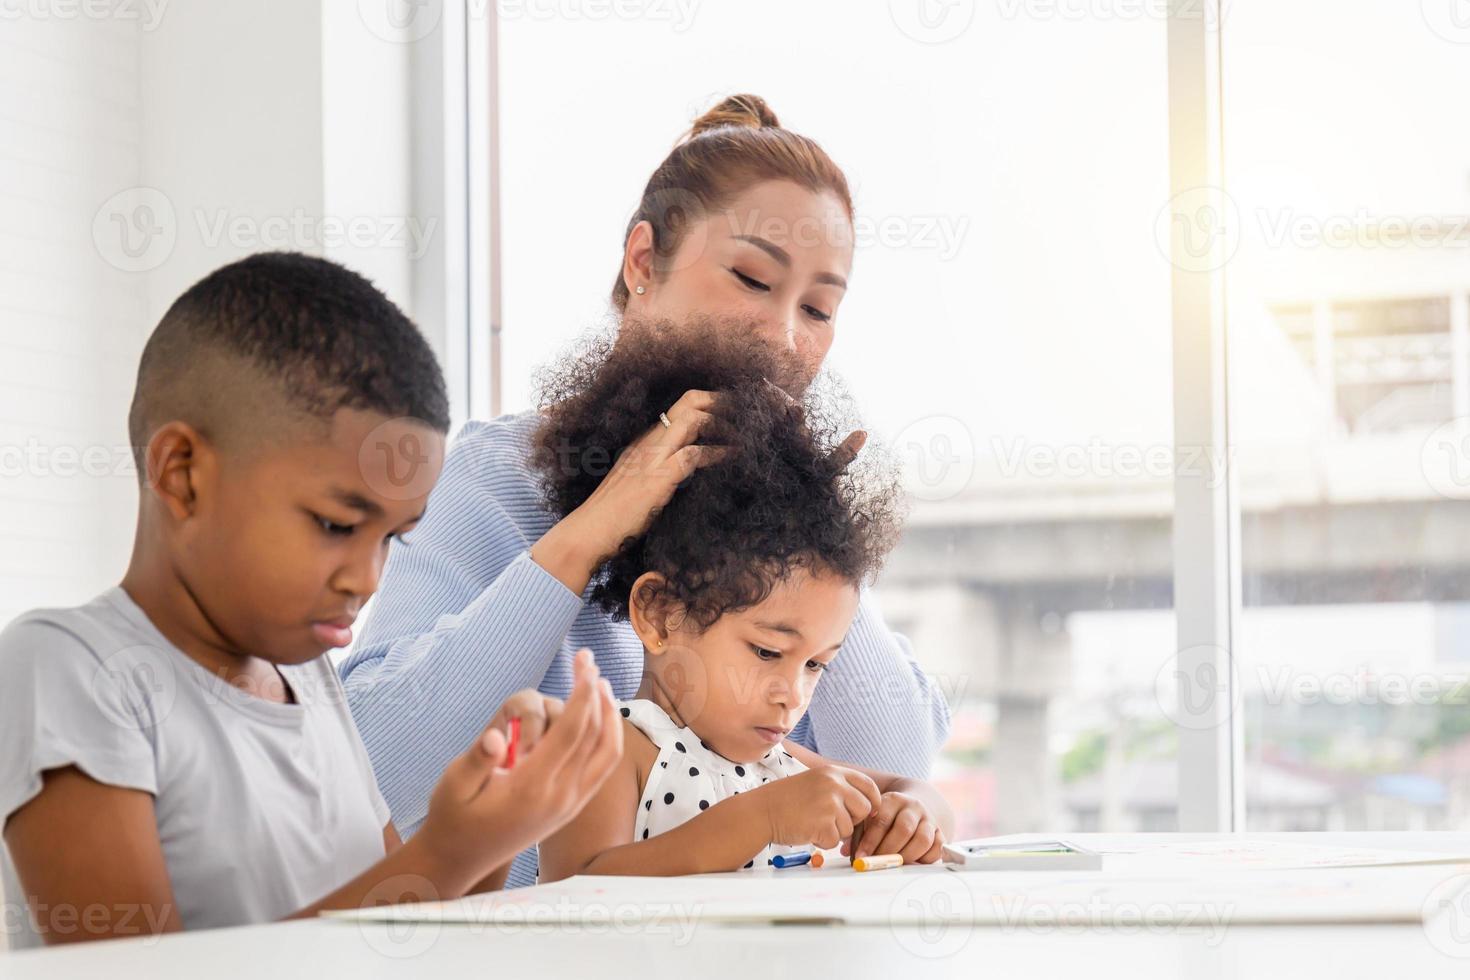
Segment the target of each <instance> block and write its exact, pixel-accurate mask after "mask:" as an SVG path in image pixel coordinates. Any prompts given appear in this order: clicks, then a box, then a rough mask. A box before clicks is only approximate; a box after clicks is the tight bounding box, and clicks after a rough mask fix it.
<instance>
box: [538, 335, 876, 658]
mask: <svg viewBox="0 0 1470 980" xmlns="http://www.w3.org/2000/svg"><path fill="white" fill-rule="evenodd" d="M798 376H799V371H798V369H797V366H796V365H795V364H794V363H793V362H792V361H791V360H790V359H789V358H787V357H785V356H783V355H781V354H778V353H776V352H774V351H772V350H771V349H770V348H769V347H767V346H765V345H764V344H762V343H760V342H759V341H757V340H755V339H754V336H753V331H752V330H751V329H750V325H749V324H744V323H729V322H723V323H722V322H718V321H716V320H714V319H712V318H700V319H696V320H693V321H690V322H681V323H677V324H676V323H669V322H659V323H648V322H638V321H636V320H632V319H629V320H626V321H625V322H624V325H623V327H622V329H621V331H620V332H619V334H618V335H617V337H616V338H607V337H601V338H595V339H593V340H591V341H590V342H587V343H584V344H583V345H582V346H581V347H580V348H579V349H577V350H574V351H573V352H572V353H571V354H569V355H568V356H567V357H566V359H565V360H564V361H563V362H562V363H561V364H560V365H559V366H557V367H556V368H554V369H553V370H551V371H550V372H549V373H547V374H545V375H543V377H542V382H541V389H542V392H541V399H540V401H541V410H542V414H543V419H544V421H543V423H542V425H541V427H540V429H539V430H538V432H537V435H536V440H535V453H534V465H535V467H536V469H537V470H538V471H539V472H540V474H541V476H542V480H543V489H544V496H545V503H546V506H547V507H548V508H549V509H550V510H551V511H552V513H553V514H554V515H556V517H557V518H558V519H560V518H561V517H563V516H565V515H567V514H569V513H571V511H573V510H574V509H576V508H577V507H578V506H579V505H580V504H581V503H582V502H583V501H585V500H586V499H587V498H588V497H589V496H590V495H591V494H592V491H593V490H594V489H596V487H597V485H598V484H599V483H600V482H601V480H602V478H603V477H604V476H605V475H606V474H607V472H608V471H609V470H610V469H611V467H612V464H613V462H614V461H615V460H616V459H617V457H618V454H619V453H620V452H621V451H622V450H623V449H624V448H625V447H627V446H628V445H630V444H631V443H632V442H633V441H634V440H635V439H637V438H638V437H639V436H641V435H643V434H644V433H645V432H646V431H648V430H649V428H650V426H652V425H656V424H658V417H659V413H660V412H662V411H665V410H667V409H668V408H669V407H670V406H672V405H673V404H674V403H675V402H676V401H678V400H679V398H680V396H682V395H683V394H684V393H685V392H686V391H689V390H691V389H700V390H705V391H713V392H717V393H718V395H717V397H718V408H717V409H716V412H715V415H716V419H715V421H714V422H713V423H711V424H710V425H709V426H708V427H707V428H706V429H705V430H704V432H703V433H702V434H701V436H700V439H699V442H700V443H701V444H704V445H718V446H723V447H726V455H725V457H724V458H723V459H722V460H720V461H719V462H717V463H713V464H711V465H707V466H705V467H703V468H701V469H700V470H698V471H696V472H695V473H694V474H693V475H692V476H690V477H689V479H687V480H685V481H684V483H683V484H681V486H680V487H679V489H678V490H677V491H676V492H675V494H674V496H673V499H672V500H671V501H670V502H669V503H668V505H667V506H665V507H664V508H663V509H662V510H660V511H658V512H656V513H655V514H654V515H653V518H652V523H651V524H650V525H649V527H648V530H647V531H646V532H645V533H644V534H642V535H641V536H639V537H634V538H629V539H627V540H625V541H624V542H623V543H622V546H621V547H620V548H618V550H617V552H616V553H614V554H612V555H609V556H606V558H605V561H604V562H603V564H602V566H601V568H600V569H599V571H598V573H597V575H595V576H594V584H593V588H592V594H591V601H592V602H594V603H596V604H597V605H598V606H600V607H601V608H602V609H603V610H605V611H607V612H608V613H610V614H611V615H612V616H613V617H614V618H615V619H626V618H627V616H628V609H629V604H630V602H631V600H632V595H631V592H632V589H633V585H634V583H635V582H636V581H637V579H638V578H639V577H640V576H642V575H643V574H644V573H645V572H657V573H659V574H660V575H661V576H662V577H663V579H664V580H665V584H664V585H662V586H661V587H656V588H649V590H648V591H647V592H646V593H644V594H642V595H640V597H639V598H640V600H642V601H644V602H645V603H649V604H667V607H668V608H670V609H671V610H677V611H679V613H681V614H682V616H683V617H684V618H685V619H686V620H687V621H690V622H691V623H692V624H693V625H694V626H695V627H696V628H697V629H699V630H704V629H708V628H709V627H710V626H711V625H712V624H713V623H714V622H715V620H717V619H719V618H720V617H721V616H722V615H724V614H725V613H727V612H735V611H739V610H741V609H747V608H749V607H751V606H753V605H756V604H757V603H759V602H761V601H763V600H764V599H765V598H766V597H767V596H768V595H769V594H770V592H771V590H772V588H773V587H774V586H775V585H776V584H777V583H779V582H781V581H784V580H785V579H786V578H787V577H788V576H789V575H791V574H792V573H793V572H794V571H797V570H805V571H807V572H819V573H821V572H825V573H829V574H835V575H837V576H840V577H841V578H843V579H845V580H848V581H851V582H853V583H855V584H860V583H862V582H864V581H866V580H868V579H869V578H870V577H871V576H872V575H874V574H875V573H876V572H877V570H878V568H879V567H880V565H881V564H882V561H883V559H884V558H885V557H886V555H887V553H888V551H889V550H890V549H891V548H892V546H893V545H894V543H895V542H896V540H897V538H898V531H899V526H900V520H901V518H900V514H899V505H898V501H899V492H898V482H897V480H896V478H895V476H894V470H893V467H892V466H891V465H888V464H887V462H886V460H884V459H882V458H878V456H877V454H876V453H872V452H869V453H866V454H859V456H858V459H857V460H856V461H853V462H851V463H849V462H848V461H847V460H846V459H844V458H842V455H841V454H834V452H833V450H834V448H836V447H837V446H838V445H839V444H840V443H841V441H842V440H843V439H844V438H846V437H847V435H848V434H849V433H850V432H852V431H853V428H854V426H853V425H852V424H850V423H849V421H848V419H849V418H850V415H849V413H848V411H847V402H848V400H847V399H846V397H845V396H844V395H843V394H842V393H841V391H840V390H839V389H838V388H837V387H836V385H835V383H829V384H824V385H821V386H819V388H814V389H808V390H807V392H806V394H805V395H804V396H803V398H802V400H801V401H800V402H796V401H793V399H792V398H791V396H789V395H787V394H785V392H784V391H783V390H782V388H781V387H778V384H777V383H784V384H787V386H788V387H789V388H791V389H793V390H795V389H796V388H797V386H796V385H794V384H790V383H789V382H785V381H784V380H783V379H791V378H796V377H798ZM773 382H777V383H773ZM645 588H648V584H647V583H645Z"/></svg>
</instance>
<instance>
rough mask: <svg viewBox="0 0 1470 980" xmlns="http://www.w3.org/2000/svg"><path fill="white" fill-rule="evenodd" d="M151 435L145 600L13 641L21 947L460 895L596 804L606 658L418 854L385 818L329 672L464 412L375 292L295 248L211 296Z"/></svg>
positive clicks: (133, 427) (481, 772)
mask: <svg viewBox="0 0 1470 980" xmlns="http://www.w3.org/2000/svg"><path fill="white" fill-rule="evenodd" d="M128 427H129V435H130V437H131V440H132V443H133V446H134V452H135V454H136V458H137V462H138V472H139V476H140V482H141V487H142V490H141V493H140V501H139V511H138V527H137V534H136V538H135V542H134V548H133V555H132V559H131V561H130V564H129V566H128V570H127V573H126V575H125V576H124V577H123V580H122V583H121V585H120V586H119V587H116V588H113V589H109V590H108V591H107V592H104V593H103V594H102V595H101V596H98V597H97V598H96V599H94V600H93V601H91V602H89V603H87V604H86V605H84V606H80V607H77V608H73V609H61V610H40V611H35V612H31V613H28V614H26V615H24V616H22V617H20V618H19V619H18V620H16V621H15V622H14V623H13V624H11V625H10V626H9V627H8V628H7V629H6V630H5V631H4V632H3V633H0V676H4V678H5V682H4V684H3V685H0V824H3V834H4V843H5V847H4V849H3V855H0V872H3V876H4V891H5V892H6V894H7V895H9V897H10V900H11V901H16V902H19V901H24V902H25V903H26V905H27V906H28V909H29V916H28V917H27V921H26V922H25V923H24V924H23V925H22V927H21V931H20V934H19V935H18V936H15V937H12V944H13V945H16V946H29V945H37V944H39V943H40V942H63V941H68V940H79V939H94V938H98V937H100V936H105V935H125V934H137V933H150V932H151V933H156V932H166V931H172V930H178V929H182V928H197V927H206V926H222V925H234V924H242V923H248V922H260V921H268V920H272V919H277V918H282V917H288V916H301V915H313V914H315V913H316V912H317V911H318V910H320V909H326V908H345V907H355V906H358V905H360V904H365V903H372V902H377V901H382V900H400V899H402V898H405V897H412V898H418V899H434V898H448V897H453V896H457V895H460V894H463V893H465V892H467V891H470V890H472V889H473V888H475V887H477V885H478V886H481V887H483V886H486V885H490V886H494V885H495V884H496V882H497V880H503V874H504V869H505V867H506V866H507V864H508V862H509V860H510V859H511V858H512V857H514V856H515V854H516V853H517V852H518V851H520V850H521V849H522V848H524V847H527V846H529V845H530V844H531V843H533V842H535V841H536V840H538V839H540V838H541V837H544V836H546V835H547V834H548V833H549V832H550V831H552V830H553V829H555V828H556V827H559V826H561V825H562V824H563V823H565V821H566V820H568V819H570V818H571V817H572V816H573V815H575V813H576V812H577V811H578V810H579V809H580V808H581V806H582V804H583V803H584V802H585V801H586V800H587V799H588V797H589V796H590V795H591V794H592V793H593V792H594V791H595V790H596V789H597V787H598V785H600V783H601V782H602V780H603V778H604V777H605V774H606V772H607V771H608V770H609V769H610V765H611V762H612V760H614V759H616V758H617V757H618V755H619V753H620V751H621V727H620V722H619V718H618V715H617V713H616V711H615V710H614V709H613V705H612V701H611V693H610V691H609V690H608V689H607V685H606V682H604V681H600V680H599V679H598V677H597V671H596V668H595V667H594V666H593V664H592V662H591V658H590V656H588V655H587V654H586V652H585V651H584V652H583V654H582V655H580V656H579V658H578V669H577V675H578V676H577V686H576V689H575V693H574V694H573V695H572V696H571V698H570V699H569V700H568V702H567V704H566V706H565V707H564V708H563V707H562V706H561V705H560V704H559V703H558V702H555V701H553V700H552V699H544V698H542V697H541V696H540V695H537V694H536V693H535V692H522V693H521V694H519V695H517V696H516V697H514V698H512V699H511V701H508V702H507V703H506V704H505V705H504V706H502V707H501V710H500V712H499V713H498V714H497V715H496V716H495V718H494V719H492V720H491V722H490V725H489V727H488V728H487V729H486V730H485V732H484V733H483V734H482V736H481V737H480V738H479V739H478V740H477V741H476V744H475V745H473V746H471V747H470V749H469V750H468V751H467V752H466V753H465V754H464V755H462V756H460V757H459V758H458V759H456V760H455V761H454V762H453V763H451V764H450V766H449V767H448V768H447V769H446V770H445V773H444V776H443V777H442V779H441V780H440V782H439V785H438V787H437V788H436V789H435V791H434V794H433V797H432V799H431V801H430V804H429V816H428V818H427V819H426V821H425V823H424V826H423V828H422V829H421V830H420V831H419V833H417V834H415V835H414V837H413V838H412V839H411V840H410V841H409V842H408V843H406V844H403V843H400V842H399V838H398V834H397V833H396V831H395V830H394V827H393V825H392V823H391V821H390V820H389V817H388V809H387V806H386V805H385V804H384V802H383V798H382V796H381V795H380V794H379V793H378V790H377V786H376V784H375V783H374V781H373V775H372V770H371V766H370V764H369V762H368V759H367V755H366V752H365V750H364V749H363V747H362V743H361V741H360V739H359V738H358V734H357V730H356V728H355V727H354V726H353V723H352V719H351V716H350V715H349V713H348V710H347V706H346V701H345V698H344V697H343V694H342V689H341V685H340V683H339V682H338V680H337V677H336V673H335V671H334V670H333V669H332V666H331V664H330V663H329V662H328V660H327V658H326V657H325V656H324V654H325V652H326V651H327V650H329V649H331V648H335V647H341V646H344V645H346V644H347V643H348V642H350V641H351V638H352V634H351V625H352V621H353V618H354V617H355V616H356V615H357V613H358V611H359V610H360V609H361V608H362V605H363V604H364V603H365V602H366V601H367V599H368V597H369V596H371V595H372V593H373V591H374V589H376V588H377V584H378V576H379V573H380V572H381V570H382V567H383V562H384V559H385V558H386V557H387V553H388V547H389V544H390V542H391V541H392V540H393V539H395V538H399V537H402V536H403V535H405V534H407V533H408V532H410V531H411V530H412V528H413V526H414V524H415V522H417V521H418V520H419V518H420V517H422V515H423V510H424V505H425V502H426V500H427V499H428V495H429V491H430V489H431V488H432V486H433V484H434V481H435V480H436V479H437V478H438V474H439V468H440V466H441V465H442V462H443V455H444V438H445V433H446V432H447V430H448V428H449V416H448V408H447V400H446V397H445V394H444V385H443V379H442V377H441V375H440V373H439V369H438V366H437V364H436V363H435V360H434V356H433V353H432V352H431V351H430V349H429V347H428V345H427V344H426V343H425V341H424V339H423V337H422V336H421V335H420V334H419V333H418V331H417V330H416V329H415V328H414V326H413V324H412V323H410V322H409V320H408V319H407V318H406V317H405V316H404V315H403V313H402V312H400V311H399V310H398V309H397V308H396V307H395V306H394V305H393V304H392V303H391V302H390V301H389V300H388V299H387V298H386V297H385V296H383V295H382V293H380V292H378V290H377V289H375V288H374V287H373V286H372V285H371V284H370V283H369V282H367V281H366V280H365V279H363V278H362V277H360V276H358V275H356V274H355V273H352V272H349V271H347V270H346V269H343V268H341V267H339V266H337V265H334V264H332V263H330V262H327V261H325V260H322V259H316V258H310V257H307V256H304V255H296V254H264V255H256V256H252V257H250V258H247V259H244V260H242V261H240V262H236V263H234V264H232V265H229V266H226V267H225V268H223V269H220V270H218V271H216V272H214V273H213V274H211V275H209V276H207V277H206V278H204V279H203V280H201V281H200V282H199V283H197V284H195V285H194V286H193V287H192V288H190V289H189V290H188V292H186V293H185V294H184V295H183V296H182V297H180V298H179V299H178V301H176V302H175V303H174V305H173V306H172V307H171V308H170V309H169V311H168V313H167V314H165V315H164V317H163V319H162V320H161V321H160V322H159V324H158V327H157V328H156V329H155V331H154V333H153V335H152V336H151V337H150V339H149V341H148V344H147V345H146V347H145V349H144V351H143V357H142V362H141V364H140V366H139V370H138V382H137V389H136V391H135V394H134V398H133V405H132V409H131V411H130V413H129V416H128ZM400 546H403V545H400ZM510 717H522V720H523V726H522V729H521V735H522V743H521V759H520V761H519V762H518V763H517V764H516V765H515V766H514V768H509V769H508V768H503V767H502V766H501V764H502V763H503V762H505V761H506V760H505V754H506V742H505V740H504V738H503V736H502V734H501V730H502V729H504V728H505V727H506V726H507V722H508V719H509V718H510ZM543 730H544V732H545V737H544V738H542V737H541V736H542V733H543ZM405 893H407V894H405ZM7 924H9V920H7Z"/></svg>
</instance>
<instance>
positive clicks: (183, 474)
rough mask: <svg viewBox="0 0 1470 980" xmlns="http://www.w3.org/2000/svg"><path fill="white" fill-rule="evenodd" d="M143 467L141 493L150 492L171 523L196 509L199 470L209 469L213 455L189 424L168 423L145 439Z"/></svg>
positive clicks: (201, 437) (200, 436) (202, 438)
mask: <svg viewBox="0 0 1470 980" xmlns="http://www.w3.org/2000/svg"><path fill="white" fill-rule="evenodd" d="M143 465H144V466H145V468H146V470H147V472H146V473H145V474H144V482H143V490H144V492H150V491H151V492H152V493H153V495H154V496H155V497H156V498H158V500H159V501H160V502H162V504H163V505H164V506H165V507H166V508H168V512H169V514H170V515H171V516H172V517H173V518H174V520H179V521H181V520H184V519H185V518H187V517H189V516H190V515H192V514H193V513H194V511H195V508H196V507H197V506H198V499H199V489H200V485H201V483H202V482H203V481H202V475H203V474H202V471H203V470H204V469H207V468H209V467H211V466H213V453H212V452H211V450H210V449H209V446H208V443H207V442H206V441H205V439H204V437H203V436H202V435H200V434H199V431H198V430H197V429H195V428H194V427H193V426H192V425H189V424H188V423H187V422H177V421H175V422H169V423H168V424H167V425H164V426H161V427H160V428H159V429H158V430H157V431H156V432H154V433H153V437H152V438H151V439H149V440H148V448H147V450H146V451H145V452H144V454H143Z"/></svg>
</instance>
